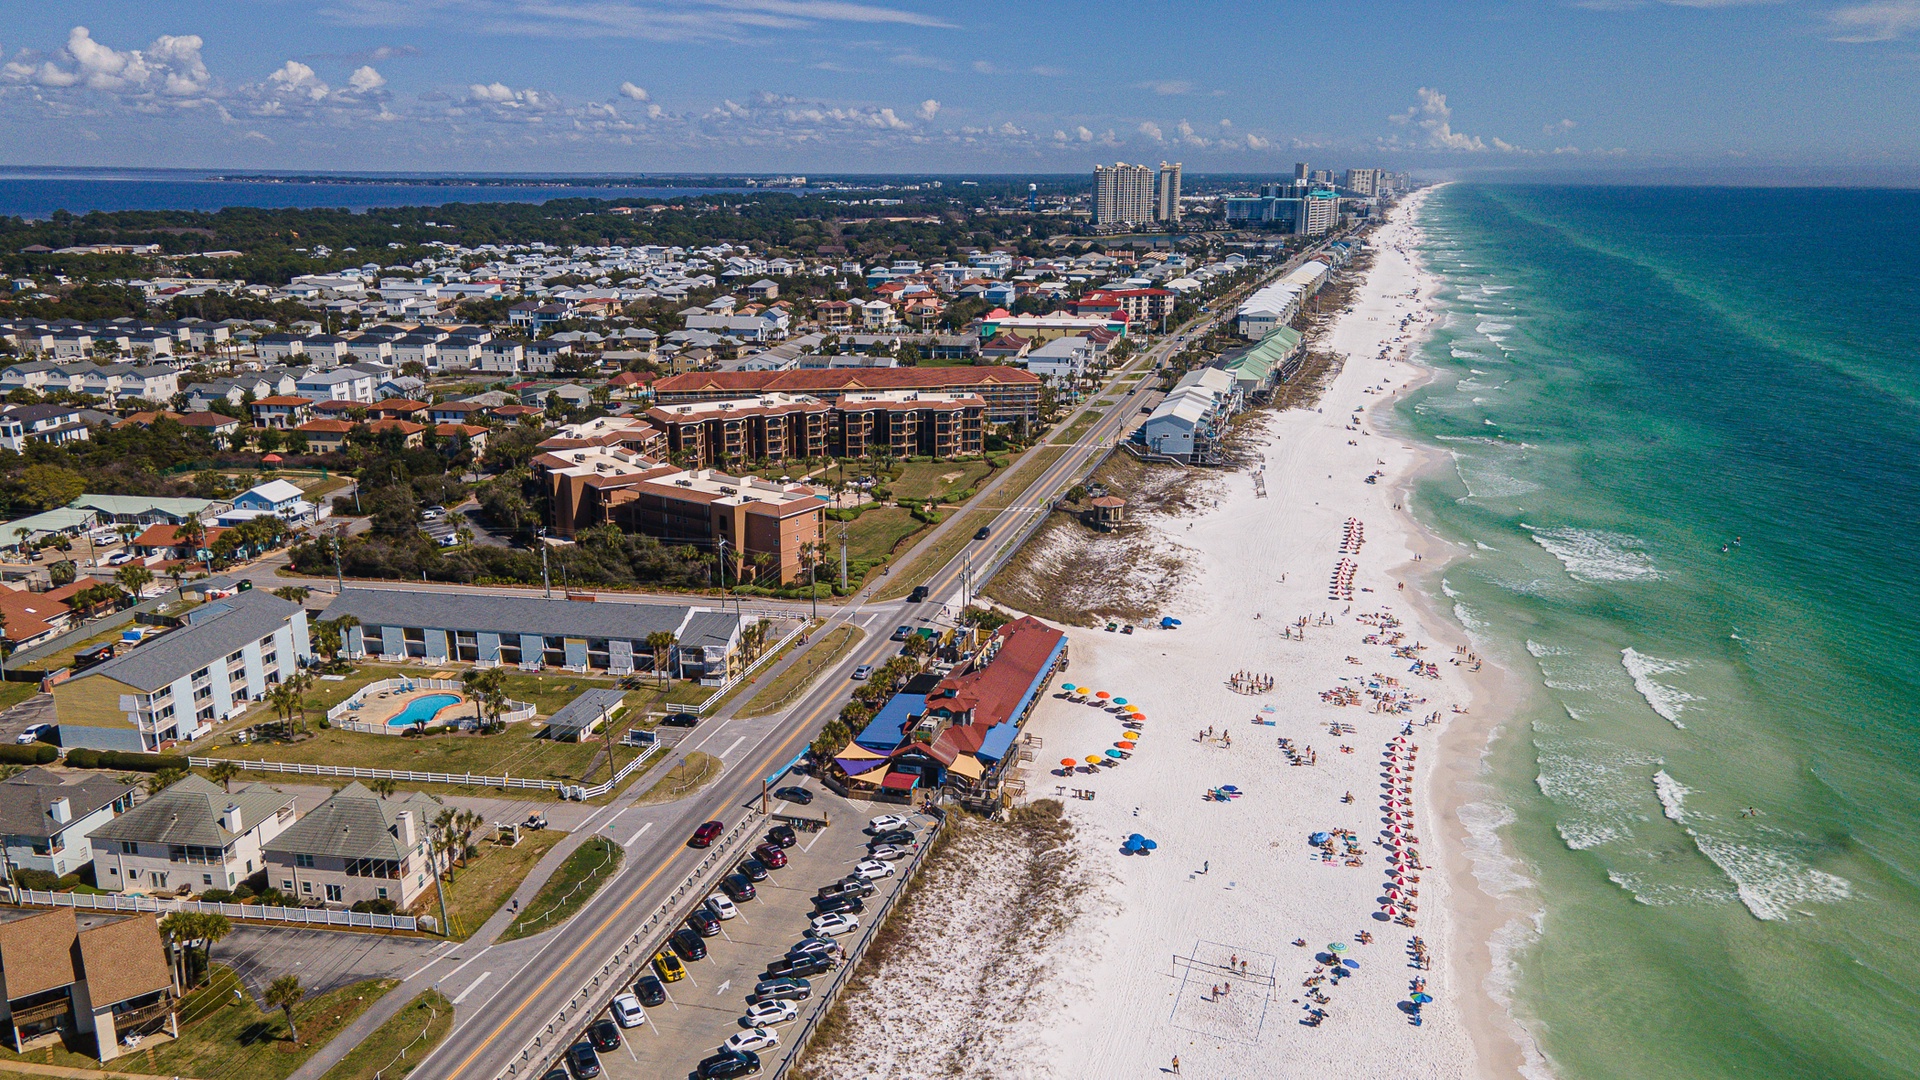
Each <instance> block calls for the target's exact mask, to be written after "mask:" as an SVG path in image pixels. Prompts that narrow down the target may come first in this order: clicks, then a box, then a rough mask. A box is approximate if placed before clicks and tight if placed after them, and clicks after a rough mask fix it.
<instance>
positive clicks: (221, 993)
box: [0, 964, 400, 1080]
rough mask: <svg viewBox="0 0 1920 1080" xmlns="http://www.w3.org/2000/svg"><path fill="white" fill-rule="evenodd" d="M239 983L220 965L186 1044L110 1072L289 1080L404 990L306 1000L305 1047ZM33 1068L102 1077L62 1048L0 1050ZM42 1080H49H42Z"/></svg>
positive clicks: (153, 1046)
mask: <svg viewBox="0 0 1920 1080" xmlns="http://www.w3.org/2000/svg"><path fill="white" fill-rule="evenodd" d="M238 985H239V977H238V976H236V975H235V974H234V973H233V971H232V969H231V968H227V967H223V966H220V965H218V964H216V965H214V968H213V973H212V975H211V977H210V978H209V980H208V982H207V984H206V985H205V986H203V987H201V988H200V989H198V990H196V991H194V992H193V993H190V994H188V995H187V996H186V997H185V998H184V999H183V1000H182V1001H181V1003H180V1037H179V1038H178V1039H175V1040H173V1041H172V1042H153V1043H148V1044H145V1045H144V1046H142V1048H141V1049H139V1050H135V1051H131V1052H129V1053H127V1054H125V1055H124V1056H122V1057H119V1058H116V1059H114V1061H113V1063H112V1064H111V1065H110V1066H106V1068H109V1069H111V1070H112V1071H114V1072H121V1073H151V1074H156V1075H161V1076H198V1077H219V1078H221V1080H285V1077H286V1076H287V1075H288V1074H289V1073H291V1072H293V1071H294V1070H295V1069H297V1068H299V1067H300V1065H301V1063H302V1062H304V1061H306V1060H307V1058H308V1057H309V1056H310V1055H311V1054H312V1053H313V1052H314V1051H315V1050H316V1049H318V1048H320V1047H321V1046H324V1045H326V1043H327V1042H328V1040H330V1039H332V1038H333V1037H334V1036H335V1035H336V1034H338V1033H339V1032H340V1029H342V1028H344V1027H346V1026H347V1025H348V1024H350V1023H352V1022H353V1021H354V1018H356V1017H358V1016H359V1015H360V1014H361V1013H363V1012H365V1011H366V1010H367V1009H368V1008H369V1007H370V1006H372V1004H373V1003H374V1002H376V1001H378V1000H380V998H381V996H382V995H384V994H385V993H386V992H387V991H389V990H391V989H393V988H394V987H395V986H398V985H400V981H399V980H398V979H369V980H367V981H366V982H359V983H354V984H353V985H351V986H344V987H341V988H340V989H338V990H332V991H329V992H327V993H325V994H320V995H317V996H313V997H308V998H307V999H305V1000H304V1001H302V1002H300V1004H298V1005H295V1006H294V1007H293V1019H294V1024H295V1026H296V1027H298V1028H299V1031H300V1041H299V1042H298V1043H295V1042H293V1041H292V1040H291V1039H289V1038H288V1036H287V1021H286V1017H285V1015H284V1014H282V1013H281V1011H280V1010H279V1009H261V1008H260V1007H259V1006H258V1005H257V1004H255V1002H254V999H253V997H252V996H251V995H244V994H243V995H242V996H241V997H240V998H239V999H236V998H235V997H234V993H233V991H234V988H235V987H236V986H238ZM7 1061H31V1062H36V1063H40V1064H46V1065H62V1066H66V1067H67V1068H72V1069H87V1070H90V1071H95V1072H98V1071H99V1070H100V1069H101V1068H102V1066H101V1064H100V1062H99V1060H98V1059H96V1058H93V1057H89V1056H86V1055H83V1054H76V1053H72V1052H71V1051H68V1050H66V1049H64V1048H62V1047H60V1046H57V1045H56V1046H53V1047H42V1048H40V1049H36V1050H29V1051H28V1052H26V1053H25V1054H16V1053H14V1052H13V1051H10V1050H6V1049H4V1048H0V1065H4V1063H5V1062H7ZM42 1080H44V1078H42Z"/></svg>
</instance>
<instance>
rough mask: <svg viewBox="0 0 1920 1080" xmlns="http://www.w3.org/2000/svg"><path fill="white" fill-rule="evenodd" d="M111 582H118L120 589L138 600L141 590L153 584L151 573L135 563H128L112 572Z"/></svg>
mask: <svg viewBox="0 0 1920 1080" xmlns="http://www.w3.org/2000/svg"><path fill="white" fill-rule="evenodd" d="M113 580H115V581H117V582H119V583H120V587H121V588H123V589H125V590H127V591H128V592H130V593H132V594H133V597H134V599H136V600H138V599H139V598H140V592H141V590H143V589H145V588H146V587H147V586H149V585H151V584H153V571H151V570H149V569H147V568H146V567H144V566H140V565H138V564H136V563H129V564H127V565H126V566H123V567H121V568H120V569H119V570H116V571H114V575H113Z"/></svg>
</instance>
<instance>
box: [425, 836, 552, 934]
mask: <svg viewBox="0 0 1920 1080" xmlns="http://www.w3.org/2000/svg"><path fill="white" fill-rule="evenodd" d="M565 835H566V833H563V832H560V831H559V830H557V829H541V830H539V831H537V832H530V831H527V830H522V831H521V833H520V842H519V843H518V844H515V845H513V846H512V847H504V846H502V845H500V844H496V843H494V842H493V841H491V840H488V841H484V842H482V843H481V844H480V845H479V847H480V855H479V857H478V858H476V859H474V860H473V861H472V862H471V863H469V864H468V865H466V866H465V867H455V868H454V874H453V883H452V884H451V885H448V884H447V883H446V882H445V881H444V880H443V881H442V882H441V884H442V885H443V886H445V888H446V890H447V921H448V922H450V923H452V924H453V925H452V926H451V927H449V929H450V930H451V931H452V936H453V937H456V938H461V939H464V938H466V937H467V935H469V934H471V933H473V932H474V931H475V930H478V929H480V926H481V924H483V923H485V922H486V921H487V920H488V919H489V918H492V916H493V913H494V912H496V911H498V910H500V905H501V904H504V903H506V902H507V898H508V897H509V896H512V895H513V890H515V889H517V888H519V887H520V883H521V882H522V881H525V880H526V877H527V874H528V873H529V872H530V871H532V870H533V867H534V864H535V863H537V862H539V861H540V858H541V856H543V855H545V854H546V853H547V852H549V851H551V850H553V845H555V844H557V843H559V842H560V838H561V837H563V836H565ZM416 911H417V912H418V913H420V914H425V915H433V916H436V917H437V916H438V915H439V914H440V898H439V897H437V896H435V895H434V894H433V891H432V890H431V889H429V890H428V891H427V893H426V895H425V897H424V899H423V900H422V901H421V902H420V903H419V904H418V905H417V908H416Z"/></svg>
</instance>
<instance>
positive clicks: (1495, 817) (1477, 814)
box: [1456, 802, 1536, 897]
mask: <svg viewBox="0 0 1920 1080" xmlns="http://www.w3.org/2000/svg"><path fill="white" fill-rule="evenodd" d="M1456 816H1457V817H1458V818H1459V820H1460V825H1461V827H1463V828H1464V829H1466V833H1467V843H1466V848H1467V861H1468V862H1469V863H1470V864H1471V865H1472V866H1473V877H1474V880H1475V881H1478V882H1479V883H1480V891H1481V892H1484V893H1486V894H1487V895H1488V896H1493V897H1506V896H1512V895H1513V894H1515V893H1517V892H1521V891H1523V890H1527V889H1531V888H1533V887H1534V885H1535V884H1536V882H1535V881H1534V878H1533V875H1532V874H1530V873H1528V871H1527V867H1526V864H1525V863H1522V862H1521V861H1520V860H1519V859H1516V858H1514V857H1513V856H1512V855H1509V854H1507V850H1506V847H1505V845H1503V844H1502V843H1501V842H1500V830H1501V829H1504V828H1506V827H1507V826H1509V825H1511V824H1513V823H1514V822H1516V821H1518V820H1520V817H1519V815H1518V814H1516V813H1514V811H1513V807H1511V806H1508V805H1507V804H1506V803H1502V802H1470V803H1465V804H1463V805H1462V806H1461V807H1460V809H1459V810H1458V811H1457V812H1456Z"/></svg>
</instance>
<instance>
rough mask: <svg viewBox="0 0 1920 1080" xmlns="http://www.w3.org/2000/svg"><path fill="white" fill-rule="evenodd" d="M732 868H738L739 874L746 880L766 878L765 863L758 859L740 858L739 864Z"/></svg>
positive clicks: (762, 879)
mask: <svg viewBox="0 0 1920 1080" xmlns="http://www.w3.org/2000/svg"><path fill="white" fill-rule="evenodd" d="M734 869H736V870H738V871H739V872H740V875H741V876H742V877H745V878H746V879H747V880H748V881H765V880H767V864H766V863H763V862H761V861H760V860H759V859H741V860H740V865H739V866H737V867H735V868H734Z"/></svg>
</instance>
